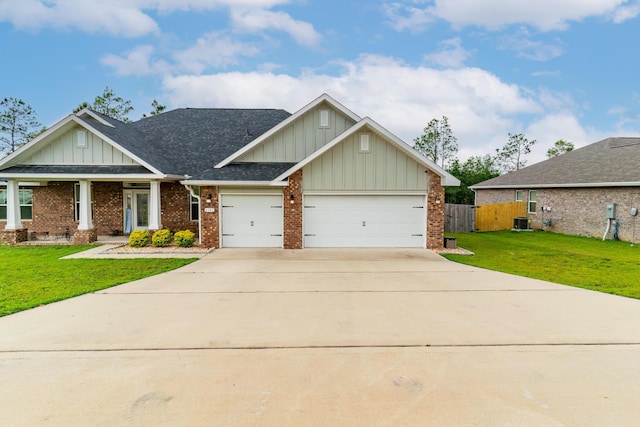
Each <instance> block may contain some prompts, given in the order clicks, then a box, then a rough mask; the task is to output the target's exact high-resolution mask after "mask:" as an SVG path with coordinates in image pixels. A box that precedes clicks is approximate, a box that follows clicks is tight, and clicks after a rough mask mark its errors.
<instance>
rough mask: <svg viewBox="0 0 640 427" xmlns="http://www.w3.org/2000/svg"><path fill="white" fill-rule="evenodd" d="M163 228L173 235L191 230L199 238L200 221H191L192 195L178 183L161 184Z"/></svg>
mask: <svg viewBox="0 0 640 427" xmlns="http://www.w3.org/2000/svg"><path fill="white" fill-rule="evenodd" d="M160 209H161V210H162V227H163V228H167V229H169V230H171V232H172V233H175V232H176V231H182V230H191V231H192V232H194V233H195V235H196V236H198V221H191V194H190V193H189V190H187V189H186V188H185V187H184V185H182V184H180V183H178V182H163V183H162V184H160Z"/></svg>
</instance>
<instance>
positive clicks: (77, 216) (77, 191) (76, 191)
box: [73, 184, 93, 221]
mask: <svg viewBox="0 0 640 427" xmlns="http://www.w3.org/2000/svg"><path fill="white" fill-rule="evenodd" d="M89 194H90V195H91V219H93V185H92V186H91V188H90V189H89ZM73 199H74V204H73V206H74V213H73V215H74V219H75V220H76V221H80V184H76V185H75V186H74V189H73Z"/></svg>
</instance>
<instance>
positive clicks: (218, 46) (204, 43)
mask: <svg viewBox="0 0 640 427" xmlns="http://www.w3.org/2000/svg"><path fill="white" fill-rule="evenodd" d="M259 53H260V50H259V49H258V48H257V47H255V46H253V45H251V44H248V43H243V42H240V41H235V40H233V39H231V38H230V37H229V36H226V35H224V34H222V33H218V32H213V33H209V34H205V35H204V36H203V37H201V38H199V39H198V41H197V42H196V43H195V45H193V46H192V47H190V48H189V49H187V50H185V51H182V52H178V53H176V54H175V55H174V58H175V59H176V61H177V67H178V69H181V70H186V71H188V72H190V73H196V74H200V73H202V72H203V71H204V70H206V69H207V68H209V67H214V68H223V67H227V66H229V65H235V64H237V63H238V62H239V59H238V58H239V57H240V56H255V55H257V54H259Z"/></svg>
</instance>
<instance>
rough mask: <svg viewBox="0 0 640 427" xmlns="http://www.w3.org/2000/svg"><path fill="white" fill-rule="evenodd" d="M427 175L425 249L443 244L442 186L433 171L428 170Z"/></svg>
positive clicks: (439, 246) (435, 247)
mask: <svg viewBox="0 0 640 427" xmlns="http://www.w3.org/2000/svg"><path fill="white" fill-rule="evenodd" d="M427 176H428V178H427V179H428V180H429V184H428V188H429V194H427V249H436V250H437V249H442V247H443V246H444V187H443V186H442V184H440V177H439V176H438V175H436V174H435V173H433V172H431V171H428V172H427Z"/></svg>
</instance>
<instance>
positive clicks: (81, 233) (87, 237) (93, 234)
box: [73, 228, 98, 245]
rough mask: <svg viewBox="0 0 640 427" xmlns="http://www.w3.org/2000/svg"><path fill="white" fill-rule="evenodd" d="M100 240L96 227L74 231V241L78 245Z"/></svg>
mask: <svg viewBox="0 0 640 427" xmlns="http://www.w3.org/2000/svg"><path fill="white" fill-rule="evenodd" d="M96 240H98V232H97V231H96V229H95V228H92V229H90V230H76V231H75V233H73V243H74V244H76V245H88V244H90V243H93V242H95V241H96Z"/></svg>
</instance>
